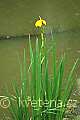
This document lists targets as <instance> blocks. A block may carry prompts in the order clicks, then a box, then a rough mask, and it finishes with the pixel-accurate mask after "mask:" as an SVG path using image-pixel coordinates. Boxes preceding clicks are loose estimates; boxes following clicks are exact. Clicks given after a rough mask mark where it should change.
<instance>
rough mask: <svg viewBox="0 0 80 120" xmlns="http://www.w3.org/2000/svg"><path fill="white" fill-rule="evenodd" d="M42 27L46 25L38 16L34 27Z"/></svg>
mask: <svg viewBox="0 0 80 120" xmlns="http://www.w3.org/2000/svg"><path fill="white" fill-rule="evenodd" d="M43 25H46V21H45V20H43V19H42V18H41V17H40V16H39V20H37V21H36V23H35V26H36V27H42V26H43Z"/></svg>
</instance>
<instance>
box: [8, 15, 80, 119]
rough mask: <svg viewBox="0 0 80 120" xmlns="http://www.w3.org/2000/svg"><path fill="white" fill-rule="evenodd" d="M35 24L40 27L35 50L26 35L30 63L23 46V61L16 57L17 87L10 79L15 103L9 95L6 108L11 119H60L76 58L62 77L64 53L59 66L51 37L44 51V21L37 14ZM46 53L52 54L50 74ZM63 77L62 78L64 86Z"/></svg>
mask: <svg viewBox="0 0 80 120" xmlns="http://www.w3.org/2000/svg"><path fill="white" fill-rule="evenodd" d="M35 25H36V27H39V28H40V30H41V33H40V34H41V38H36V45H35V51H33V49H32V46H31V40H30V35H29V47H30V65H28V64H27V62H26V57H27V53H26V49H25V48H24V51H23V52H24V56H23V58H24V60H23V64H21V63H20V60H19V63H20V73H21V74H20V76H21V87H20V88H19V87H18V84H17V82H16V81H14V82H13V88H14V91H15V98H14V96H13V99H15V101H16V102H15V104H14V102H13V100H12V98H11V97H10V95H9V99H10V103H11V107H10V108H9V111H10V113H11V116H12V118H13V120H63V118H64V114H65V110H66V107H67V103H68V100H69V98H70V95H71V91H72V89H73V85H74V82H75V79H74V77H73V74H74V71H75V69H76V67H77V64H78V61H79V59H77V60H76V61H75V63H74V65H73V66H72V68H71V70H70V71H69V72H68V75H66V78H65V77H64V71H65V54H64V55H62V56H61V58H60V59H59V65H57V59H56V45H55V41H54V39H53V36H52V40H53V45H52V46H51V49H50V50H47V45H46V44H47V42H46V36H44V33H45V32H44V29H43V25H46V21H45V20H43V19H42V18H41V17H40V19H39V20H38V21H36V23H35ZM39 41H41V44H39ZM50 53H52V68H51V69H52V77H50V72H49V57H48V56H49V54H50ZM22 65H23V66H22ZM64 80H65V81H66V86H65V87H64V84H63V81H64ZM63 88H64V90H63Z"/></svg>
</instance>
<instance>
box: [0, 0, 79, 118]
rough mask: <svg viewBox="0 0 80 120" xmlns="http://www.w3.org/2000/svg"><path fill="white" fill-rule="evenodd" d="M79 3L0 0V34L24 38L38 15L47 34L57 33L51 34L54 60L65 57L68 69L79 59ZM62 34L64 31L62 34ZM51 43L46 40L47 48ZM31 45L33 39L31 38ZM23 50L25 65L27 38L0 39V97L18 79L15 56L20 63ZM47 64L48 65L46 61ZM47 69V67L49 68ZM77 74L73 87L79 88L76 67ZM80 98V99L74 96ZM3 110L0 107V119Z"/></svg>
mask: <svg viewBox="0 0 80 120" xmlns="http://www.w3.org/2000/svg"><path fill="white" fill-rule="evenodd" d="M79 8H80V1H79V0H73V1H72V0H67V1H64V0H59V1H56V0H54V1H53V0H44V1H43V0H40V1H38V0H35V1H33V2H32V1H31V0H23V1H21V0H14V1H11V0H7V1H6V0H2V1H0V35H15V36H16V35H17V36H21V35H27V34H29V33H31V34H34V33H35V31H36V28H35V26H34V23H35V21H36V19H38V16H39V15H41V16H42V17H43V18H44V19H45V20H46V21H47V30H46V31H47V32H50V29H54V31H57V32H56V33H55V34H54V38H55V39H56V44H57V57H60V55H61V54H62V53H64V52H65V53H66V56H67V62H68V64H67V68H66V70H68V69H69V68H70V67H71V65H72V63H73V62H74V61H75V59H76V58H78V57H80V9H79ZM64 31H65V32H64ZM51 44H52V41H51V40H48V46H49V47H50V45H51ZM32 46H33V48H34V46H35V40H34V39H33V38H32ZM24 47H26V48H27V62H28V63H29V43H28V38H15V39H7V40H0V95H1V96H3V95H5V85H8V87H9V90H10V92H12V88H11V80H18V81H19V80H20V71H19V63H18V57H17V54H19V55H20V59H21V61H22V60H23V49H24ZM50 62H52V60H51V58H50ZM49 69H51V65H50V68H49ZM76 74H77V88H78V89H80V66H79V67H78V71H76ZM77 98H78V99H80V96H79V95H77ZM3 113H5V114H6V109H3V108H2V107H1V106H0V119H2V116H3Z"/></svg>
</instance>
